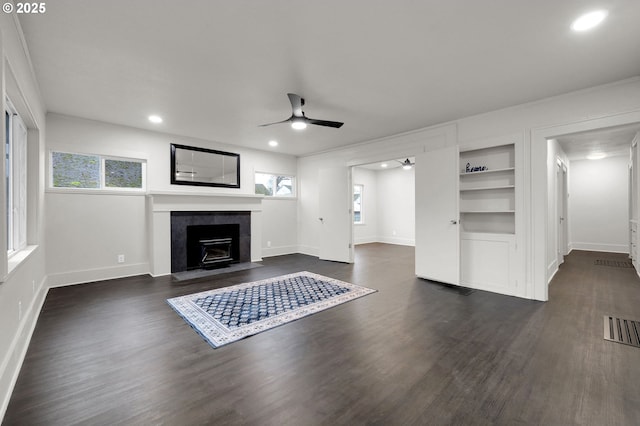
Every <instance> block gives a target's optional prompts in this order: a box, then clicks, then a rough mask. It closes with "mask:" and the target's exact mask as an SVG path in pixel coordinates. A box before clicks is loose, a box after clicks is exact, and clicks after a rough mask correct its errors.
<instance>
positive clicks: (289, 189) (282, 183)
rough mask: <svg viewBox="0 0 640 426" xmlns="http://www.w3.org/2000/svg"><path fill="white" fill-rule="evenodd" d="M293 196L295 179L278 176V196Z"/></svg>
mask: <svg viewBox="0 0 640 426" xmlns="http://www.w3.org/2000/svg"><path fill="white" fill-rule="evenodd" d="M292 194H293V179H292V178H291V176H278V177H277V178H276V195H278V196H281V197H286V196H289V195H292Z"/></svg>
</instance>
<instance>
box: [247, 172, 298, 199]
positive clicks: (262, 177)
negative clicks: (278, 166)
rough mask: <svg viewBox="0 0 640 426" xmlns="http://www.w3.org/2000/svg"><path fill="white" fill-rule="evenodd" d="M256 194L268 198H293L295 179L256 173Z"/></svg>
mask: <svg viewBox="0 0 640 426" xmlns="http://www.w3.org/2000/svg"><path fill="white" fill-rule="evenodd" d="M256 194H260V195H266V196H268V197H294V196H295V177H294V176H284V175H274V174H271V173H256Z"/></svg>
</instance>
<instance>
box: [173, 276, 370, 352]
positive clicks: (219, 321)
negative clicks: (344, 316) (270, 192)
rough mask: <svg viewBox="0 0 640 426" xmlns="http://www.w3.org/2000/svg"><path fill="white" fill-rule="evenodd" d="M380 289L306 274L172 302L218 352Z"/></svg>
mask: <svg viewBox="0 0 640 426" xmlns="http://www.w3.org/2000/svg"><path fill="white" fill-rule="evenodd" d="M376 291H377V290H372V289H370V288H366V287H361V286H357V285H355V284H351V283H347V282H344V281H340V280H336V279H333V278H328V277H324V276H322V275H318V274H314V273H311V272H306V271H305V272H297V273H295V274H290V275H283V276H280V277H275V278H269V279H266V280H261V281H255V282H251V283H244V284H238V285H234V286H231V287H223V288H219V289H216V290H209V291H203V292H201V293H195V294H189V295H187V296H180V297H174V298H172V299H167V302H168V303H169V305H171V307H172V308H173V309H174V310H175V311H176V312H177V313H178V314H179V315H180V316H181V317H182V318H184V320H185V321H187V322H188V323H189V325H191V327H193V328H194V329H195V330H196V331H197V332H198V333H199V334H200V335H201V336H202V337H203V338H204V339H205V340H206V341H207V342H209V344H210V345H211V346H213V347H214V348H217V347H220V346H222V345H226V344H227V343H231V342H235V341H236V340H240V339H242V338H244V337H247V336H252V335H254V334H257V333H260V332H262V331H265V330H269V329H271V328H274V327H277V326H279V325H282V324H286V323H288V322H291V321H295V320H297V319H299V318H302V317H306V316H307V315H311V314H315V313H316V312H320V311H323V310H325V309H328V308H331V307H333V306H336V305H339V304H341V303H345V302H348V301H350V300H353V299H357V298H358V297H362V296H366V295H367V294H370V293H374V292H376Z"/></svg>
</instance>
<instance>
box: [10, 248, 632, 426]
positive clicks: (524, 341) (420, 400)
mask: <svg viewBox="0 0 640 426" xmlns="http://www.w3.org/2000/svg"><path fill="white" fill-rule="evenodd" d="M356 255H357V256H356V263H355V264H354V265H346V264H340V263H332V262H323V261H319V260H317V259H316V258H313V257H309V256H304V255H291V256H281V257H276V258H270V259H266V260H265V261H264V265H265V266H264V267H262V268H256V269H252V270H248V271H241V272H236V273H231V274H228V275H222V276H220V275H219V276H215V277H212V278H209V279H203V280H199V281H192V282H181V283H180V284H174V283H172V282H171V280H170V278H169V277H163V278H156V279H153V278H150V277H145V276H143V277H136V278H126V279H119V280H112V281H105V282H98V283H93V284H86V285H78V286H72V287H66V288H57V289H53V290H51V291H50V292H49V295H48V297H47V300H46V303H45V305H44V308H43V310H42V314H41V316H40V319H39V321H38V325H37V327H36V330H35V332H34V335H33V339H32V341H31V345H30V347H29V350H28V353H27V357H26V360H25V362H24V365H23V368H22V371H21V373H20V377H19V379H18V382H17V385H16V388H15V391H14V393H13V396H12V399H11V402H10V404H9V407H8V411H7V413H6V416H5V419H4V422H3V424H7V425H18V424H19V425H71V424H91V425H111V424H144V425H147V424H167V425H195V424H216V425H222V424H249V425H289V424H290V425H314V424H384V425H390V424H398V425H411V424H430V425H439V424H452V425H454V424H455V425H466V424H500V425H519V424H536V425H538V424H539V425H573V424H576V425H638V424H640V362H639V361H640V349H637V348H633V347H629V346H624V345H621V344H617V343H612V342H607V341H605V340H604V339H603V336H602V333H603V331H602V329H603V327H602V317H603V315H605V314H618V315H619V316H622V317H627V318H631V319H640V280H639V279H638V278H637V276H636V275H635V271H634V270H633V269H623V268H612V267H603V266H594V265H593V263H594V262H593V261H594V259H596V258H602V257H603V256H604V257H607V258H614V259H622V260H624V256H622V255H611V254H602V253H593V252H577V251H574V252H573V253H572V254H571V255H570V256H568V257H567V259H566V262H565V264H563V265H562V267H561V269H560V271H559V272H558V274H557V276H556V278H555V279H554V281H553V283H552V286H551V288H550V301H549V302H547V303H540V302H533V301H527V300H521V299H517V298H513V297H507V296H501V295H497V294H492V293H486V292H482V291H475V292H472V293H471V294H469V295H463V294H461V293H460V292H458V291H456V290H452V289H448V288H446V287H442V286H440V285H438V284H435V283H431V282H428V281H424V280H420V279H416V278H415V277H414V260H413V256H414V251H413V249H412V248H410V247H401V246H391V245H383V244H368V245H364V246H359V247H358V249H357V251H356ZM301 270H308V271H312V272H316V273H319V274H323V275H327V276H331V277H335V278H338V279H341V280H345V281H349V282H352V283H355V284H360V285H364V286H367V287H371V288H375V289H378V290H379V292H378V293H375V294H372V295H369V296H365V297H363V298H360V299H357V300H355V301H352V302H349V303H346V304H343V305H340V306H337V307H334V308H332V309H329V310H327V311H323V312H320V313H318V314H315V315H313V316H310V317H306V318H303V319H301V320H298V321H295V322H293V323H290V324H287V325H284V326H282V327H278V328H276V329H273V330H270V331H267V332H264V333H261V334H258V335H255V336H252V337H249V338H247V339H244V340H241V341H239V342H236V343H232V344H230V345H227V346H224V347H221V348H219V349H212V348H211V347H210V346H209V345H208V344H207V343H205V342H204V341H203V340H202V339H201V338H200V337H199V336H198V335H197V334H196V333H195V332H194V331H193V330H192V329H191V328H190V327H189V326H188V325H187V324H186V323H185V322H184V321H183V320H182V319H181V318H180V317H179V316H178V315H176V314H175V312H174V311H173V310H172V309H171V308H170V307H169V306H168V305H167V303H166V302H165V299H167V298H169V297H174V296H179V295H184V294H188V293H194V292H197V291H203V290H206V289H211V288H216V287H221V286H227V285H232V284H237V283H241V282H246V281H250V280H256V279H261V278H267V277H272V276H276V275H281V274H284V273H290V272H297V271H301Z"/></svg>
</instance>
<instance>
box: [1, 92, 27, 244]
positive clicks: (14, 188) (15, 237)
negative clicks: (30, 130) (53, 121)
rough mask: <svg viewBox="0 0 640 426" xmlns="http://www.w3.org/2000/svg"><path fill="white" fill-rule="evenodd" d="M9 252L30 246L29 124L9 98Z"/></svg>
mask: <svg viewBox="0 0 640 426" xmlns="http://www.w3.org/2000/svg"><path fill="white" fill-rule="evenodd" d="M5 128H6V134H5V170H6V172H5V173H6V174H5V179H6V183H7V186H6V188H5V189H6V195H7V205H6V208H7V252H8V254H9V255H11V254H13V253H14V252H17V251H19V250H22V249H23V248H25V247H26V246H27V127H26V126H25V125H24V122H23V121H22V119H21V118H20V116H19V115H18V113H17V112H16V110H15V108H14V107H13V105H12V104H11V102H10V101H9V99H7V109H6V111H5Z"/></svg>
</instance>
